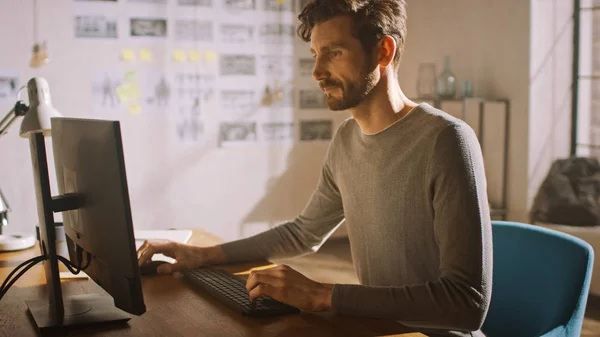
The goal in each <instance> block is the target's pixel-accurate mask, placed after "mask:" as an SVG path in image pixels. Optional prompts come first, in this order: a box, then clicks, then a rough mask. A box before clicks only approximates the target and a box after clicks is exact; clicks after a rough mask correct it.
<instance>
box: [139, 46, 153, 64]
mask: <svg viewBox="0 0 600 337" xmlns="http://www.w3.org/2000/svg"><path fill="white" fill-rule="evenodd" d="M140 61H144V62H152V50H150V49H140Z"/></svg>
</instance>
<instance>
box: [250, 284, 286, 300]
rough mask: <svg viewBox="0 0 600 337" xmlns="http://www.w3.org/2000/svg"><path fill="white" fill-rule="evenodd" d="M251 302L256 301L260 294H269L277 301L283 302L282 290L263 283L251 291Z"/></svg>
mask: <svg viewBox="0 0 600 337" xmlns="http://www.w3.org/2000/svg"><path fill="white" fill-rule="evenodd" d="M248 295H249V297H250V302H254V300H255V299H256V298H258V297H259V296H269V297H271V298H273V299H275V300H277V301H280V302H283V299H282V298H281V296H280V290H279V289H278V288H276V287H274V286H272V285H269V284H265V283H261V284H259V285H258V286H256V287H254V289H252V290H251V291H250V292H249V293H248Z"/></svg>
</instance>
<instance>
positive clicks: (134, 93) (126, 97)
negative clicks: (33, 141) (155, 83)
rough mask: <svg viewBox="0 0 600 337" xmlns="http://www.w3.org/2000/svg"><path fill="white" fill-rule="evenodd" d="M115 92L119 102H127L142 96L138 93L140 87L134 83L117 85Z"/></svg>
mask: <svg viewBox="0 0 600 337" xmlns="http://www.w3.org/2000/svg"><path fill="white" fill-rule="evenodd" d="M115 91H116V92H117V97H118V98H119V101H120V102H121V103H122V102H127V101H130V100H133V99H136V98H139V97H140V96H142V93H141V91H140V87H139V85H138V84H137V83H136V82H126V83H123V84H121V85H119V86H118V87H117V88H116V89H115Z"/></svg>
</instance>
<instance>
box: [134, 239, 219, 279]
mask: <svg viewBox="0 0 600 337" xmlns="http://www.w3.org/2000/svg"><path fill="white" fill-rule="evenodd" d="M154 254H163V255H165V256H168V257H170V258H173V259H175V261H176V262H175V263H174V264H170V263H165V264H162V265H160V266H159V267H158V269H157V271H158V273H159V274H171V273H173V272H176V271H183V270H188V269H195V268H199V267H201V266H204V265H208V264H222V263H225V254H224V253H223V250H222V249H221V247H219V246H213V247H198V246H192V245H187V244H183V243H179V242H173V241H165V240H146V241H144V243H143V244H142V246H141V247H140V248H139V249H138V250H137V256H138V264H139V265H142V264H144V263H147V262H150V261H151V260H152V256H154Z"/></svg>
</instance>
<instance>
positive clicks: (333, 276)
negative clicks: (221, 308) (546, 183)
mask: <svg viewBox="0 0 600 337" xmlns="http://www.w3.org/2000/svg"><path fill="white" fill-rule="evenodd" d="M276 262H277V263H288V264H290V265H292V267H293V268H294V269H296V270H298V271H299V272H301V273H303V274H304V275H306V276H307V277H309V278H311V279H313V280H315V281H319V282H331V283H334V282H336V283H349V284H356V283H358V278H357V277H356V273H355V272H354V266H353V265H352V257H351V255H350V247H349V244H348V240H345V239H335V240H329V241H328V242H326V243H325V244H324V245H323V247H321V249H320V250H319V252H317V253H315V254H312V255H310V256H306V257H300V258H296V259H293V260H289V261H286V260H281V261H276ZM315 264H320V265H321V268H318V269H321V270H323V269H325V268H322V267H327V268H326V270H328V272H327V273H321V274H315V272H314V268H313V267H314V266H315ZM581 336H582V337H600V296H591V297H590V298H589V300H588V305H587V308H586V315H585V319H584V322H583V329H582V331H581Z"/></svg>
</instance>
